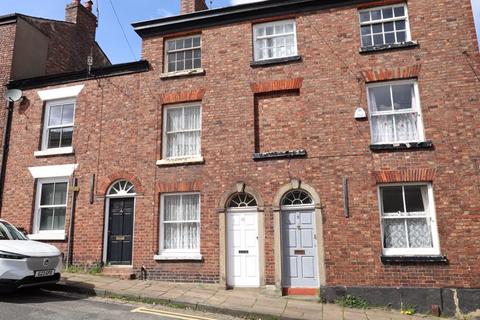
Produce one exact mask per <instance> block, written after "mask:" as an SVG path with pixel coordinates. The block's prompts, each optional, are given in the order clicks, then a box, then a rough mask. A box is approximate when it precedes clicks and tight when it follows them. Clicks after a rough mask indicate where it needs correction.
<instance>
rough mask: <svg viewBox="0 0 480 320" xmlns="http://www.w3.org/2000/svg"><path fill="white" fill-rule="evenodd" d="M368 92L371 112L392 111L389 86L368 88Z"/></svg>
mask: <svg viewBox="0 0 480 320" xmlns="http://www.w3.org/2000/svg"><path fill="white" fill-rule="evenodd" d="M368 92H369V93H370V107H371V111H372V112H377V111H391V110H392V99H391V96H390V86H384V87H373V88H370V89H369V90H368Z"/></svg>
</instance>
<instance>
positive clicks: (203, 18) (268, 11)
mask: <svg viewBox="0 0 480 320" xmlns="http://www.w3.org/2000/svg"><path fill="white" fill-rule="evenodd" d="M374 1H378V0H266V1H259V2H253V3H247V4H242V5H236V6H229V7H224V8H218V9H211V10H203V11H197V12H193V13H188V14H183V15H177V16H171V17H165V18H160V19H154V20H146V21H140V22H135V23H133V24H132V26H133V28H134V30H135V32H136V33H137V34H138V35H139V36H140V37H148V36H153V35H165V34H169V33H176V32H183V31H188V30H193V29H201V28H206V27H212V26H217V25H226V24H232V23H235V22H240V21H248V20H252V19H261V18H268V17H274V16H279V15H285V14H292V13H303V12H309V11H315V10H322V9H331V8H336V7H345V6H353V5H358V4H362V3H368V2H374ZM405 1H407V0H405Z"/></svg>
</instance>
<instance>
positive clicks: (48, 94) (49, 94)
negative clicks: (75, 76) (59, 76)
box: [38, 84, 85, 101]
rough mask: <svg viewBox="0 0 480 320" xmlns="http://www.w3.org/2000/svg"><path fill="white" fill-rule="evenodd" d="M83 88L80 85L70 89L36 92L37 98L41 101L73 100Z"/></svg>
mask: <svg viewBox="0 0 480 320" xmlns="http://www.w3.org/2000/svg"><path fill="white" fill-rule="evenodd" d="M84 87H85V85H83V84H82V85H78V86H72V87H65V88H58V89H50V90H42V91H38V96H39V97H40V99H42V101H51V100H58V99H67V98H75V97H77V96H78V95H79V94H80V92H81V91H82V89H83V88H84Z"/></svg>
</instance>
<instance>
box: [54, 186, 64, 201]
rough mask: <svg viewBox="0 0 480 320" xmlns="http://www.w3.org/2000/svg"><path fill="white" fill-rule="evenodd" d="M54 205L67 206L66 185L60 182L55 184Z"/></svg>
mask: <svg viewBox="0 0 480 320" xmlns="http://www.w3.org/2000/svg"><path fill="white" fill-rule="evenodd" d="M54 204H55V205H62V204H67V183H66V182H60V183H56V184H55V200H54Z"/></svg>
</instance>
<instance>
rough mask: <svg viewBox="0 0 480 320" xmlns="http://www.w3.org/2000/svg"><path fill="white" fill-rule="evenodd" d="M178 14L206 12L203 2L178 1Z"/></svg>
mask: <svg viewBox="0 0 480 320" xmlns="http://www.w3.org/2000/svg"><path fill="white" fill-rule="evenodd" d="M180 5H181V8H180V13H181V14H187V13H193V12H197V11H203V10H208V7H207V4H206V3H205V0H180Z"/></svg>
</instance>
